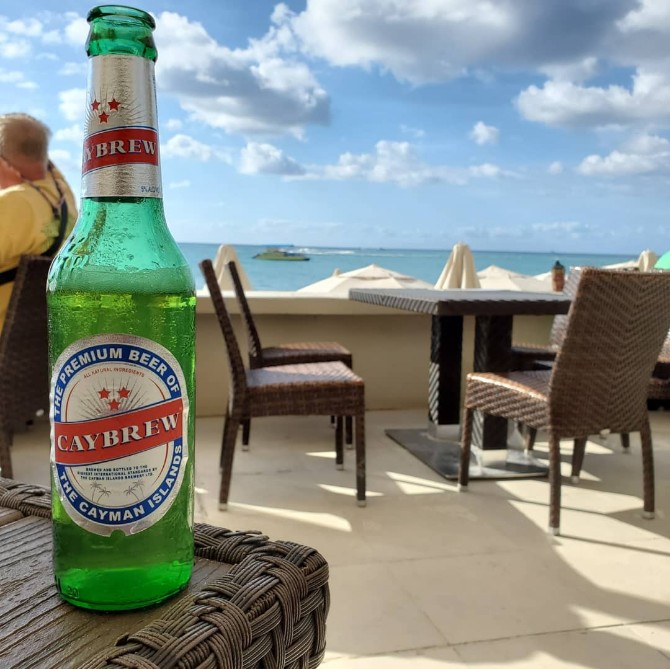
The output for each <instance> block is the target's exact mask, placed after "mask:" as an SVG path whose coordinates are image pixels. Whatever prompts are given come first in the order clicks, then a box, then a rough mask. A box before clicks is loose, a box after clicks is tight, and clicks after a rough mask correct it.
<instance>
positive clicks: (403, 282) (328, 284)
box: [297, 264, 432, 297]
mask: <svg viewBox="0 0 670 669" xmlns="http://www.w3.org/2000/svg"><path fill="white" fill-rule="evenodd" d="M351 288H432V286H431V285H430V284H429V283H428V282H426V281H422V280H421V279H417V278H416V277H413V276H407V275H405V274H401V273H400V272H395V271H393V270H392V269H386V268H385V267H380V266H379V265H375V264H372V265H367V266H366V267H360V268H358V269H352V270H351V271H349V272H342V273H340V274H335V273H333V275H332V276H329V277H328V278H326V279H322V280H321V281H317V282H316V283H311V284H309V285H308V286H304V287H303V288H300V289H299V290H298V291H297V292H298V293H321V294H328V295H334V296H342V297H347V296H348V294H349V290H350V289H351Z"/></svg>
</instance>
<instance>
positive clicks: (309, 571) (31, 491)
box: [0, 479, 330, 669]
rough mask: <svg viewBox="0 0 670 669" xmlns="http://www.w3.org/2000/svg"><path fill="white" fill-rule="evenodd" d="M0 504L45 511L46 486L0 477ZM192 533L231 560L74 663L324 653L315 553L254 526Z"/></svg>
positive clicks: (267, 664)
mask: <svg viewBox="0 0 670 669" xmlns="http://www.w3.org/2000/svg"><path fill="white" fill-rule="evenodd" d="M0 506H4V507H7V508H14V509H19V510H20V511H21V512H22V513H24V514H25V515H37V516H40V517H43V518H44V517H49V515H50V514H49V512H48V510H49V509H50V506H51V501H50V493H49V492H48V491H47V490H46V489H44V488H39V487H36V486H27V485H24V484H20V483H17V482H16V481H11V480H8V479H0ZM45 511H46V514H47V515H45ZM194 533H195V545H196V555H197V556H198V557H201V558H207V559H209V560H216V561H218V562H222V563H226V564H229V565H232V568H231V569H230V571H229V572H228V573H227V574H226V575H225V576H224V577H221V578H218V579H216V580H214V581H213V582H211V583H208V584H207V585H206V586H205V587H204V588H202V589H201V590H200V591H199V592H197V593H193V594H188V595H186V596H184V597H182V598H181V599H180V600H179V601H178V602H177V603H176V604H174V605H173V606H171V607H169V608H168V609H167V610H165V611H164V612H161V616H160V618H158V619H156V620H154V621H153V622H151V623H150V624H149V625H147V626H146V627H144V628H143V629H141V630H139V631H136V632H131V633H128V634H126V635H124V636H122V637H121V638H120V639H119V640H118V641H117V643H116V645H115V647H113V648H109V649H107V650H105V651H103V652H101V653H99V654H97V655H96V656H95V657H94V658H92V659H90V660H87V661H85V662H83V663H82V664H81V665H80V669H112V668H116V669H118V668H120V667H125V668H133V669H171V668H172V667H175V668H179V669H195V668H198V669H205V668H207V669H247V668H248V669H251V668H254V669H269V668H271V667H272V668H277V669H282V668H286V669H306V668H313V667H317V666H318V665H319V664H320V663H321V661H322V659H323V655H324V652H325V646H326V638H325V632H326V617H327V614H328V608H329V605H330V595H329V588H328V565H327V563H326V561H325V560H324V559H323V557H322V556H321V555H320V554H319V553H318V552H317V551H316V550H315V549H313V548H309V547H307V546H302V545H299V544H295V543H292V542H288V541H269V540H268V538H267V537H266V536H264V535H262V534H260V533H258V532H240V531H233V530H227V529H223V528H218V527H212V526H210V525H202V524H196V525H195V528H194ZM91 615H95V614H91Z"/></svg>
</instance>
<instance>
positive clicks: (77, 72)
mask: <svg viewBox="0 0 670 669" xmlns="http://www.w3.org/2000/svg"><path fill="white" fill-rule="evenodd" d="M87 70H88V63H87V62H86V61H81V62H79V63H73V62H70V63H63V65H62V66H61V68H60V69H59V70H58V74H62V75H63V76H66V77H69V76H77V77H85V76H86V72H87Z"/></svg>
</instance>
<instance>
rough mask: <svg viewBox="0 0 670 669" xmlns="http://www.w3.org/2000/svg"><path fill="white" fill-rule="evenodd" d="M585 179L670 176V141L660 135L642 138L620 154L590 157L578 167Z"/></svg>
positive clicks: (637, 137) (640, 136)
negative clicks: (589, 177)
mask: <svg viewBox="0 0 670 669" xmlns="http://www.w3.org/2000/svg"><path fill="white" fill-rule="evenodd" d="M577 172H578V173H580V174H583V175H585V176H608V177H622V176H632V175H651V174H664V173H668V172H670V141H669V140H667V139H666V138H665V137H660V136H658V135H648V134H641V135H637V136H635V137H633V138H632V139H630V140H629V141H628V142H626V143H625V144H624V145H623V146H622V147H621V149H620V150H615V151H612V152H611V153H609V154H608V155H606V156H599V155H596V154H593V155H590V156H587V157H586V158H584V160H582V162H581V163H580V164H579V166H578V167H577Z"/></svg>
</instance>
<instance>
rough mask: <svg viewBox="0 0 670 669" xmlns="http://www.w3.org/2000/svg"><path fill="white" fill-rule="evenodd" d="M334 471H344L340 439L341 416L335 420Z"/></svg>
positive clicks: (342, 447) (342, 449) (341, 440)
mask: <svg viewBox="0 0 670 669" xmlns="http://www.w3.org/2000/svg"><path fill="white" fill-rule="evenodd" d="M335 469H344V444H343V439H342V416H337V418H336V420H335Z"/></svg>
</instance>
